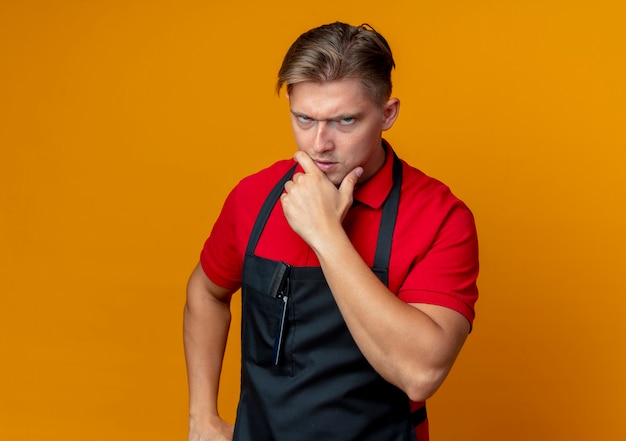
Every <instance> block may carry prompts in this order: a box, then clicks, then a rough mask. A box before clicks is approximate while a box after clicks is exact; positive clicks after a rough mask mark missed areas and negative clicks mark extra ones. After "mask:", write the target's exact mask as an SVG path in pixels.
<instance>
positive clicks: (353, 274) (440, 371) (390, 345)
mask: <svg viewBox="0 0 626 441" xmlns="http://www.w3.org/2000/svg"><path fill="white" fill-rule="evenodd" d="M323 237H324V240H323V241H322V240H320V241H318V242H317V243H316V245H315V246H314V249H315V251H316V254H317V255H318V257H319V260H320V264H321V267H322V270H323V272H324V275H325V277H326V279H327V282H328V284H329V286H330V289H331V291H332V292H333V296H334V297H335V301H336V302H337V306H338V307H339V309H340V311H341V313H342V315H343V317H344V320H345V321H346V324H347V326H348V328H349V329H350V333H351V334H352V336H353V338H354V339H355V342H356V343H357V345H358V346H359V348H360V349H361V351H362V352H363V354H364V355H365V357H366V358H367V359H368V361H369V362H370V364H372V366H373V367H374V369H376V370H377V371H378V372H379V373H380V374H381V375H382V376H383V377H384V378H385V379H387V381H389V382H391V383H393V384H395V385H396V386H398V387H400V388H401V389H403V390H404V391H405V392H406V393H407V394H408V395H409V396H410V397H411V398H412V399H414V400H415V401H421V400H423V399H425V398H427V397H428V396H430V395H431V394H432V393H434V391H435V390H436V389H437V387H438V386H439V385H440V384H441V382H442V381H443V379H444V378H445V376H446V375H447V373H448V371H449V369H450V368H451V366H452V363H453V362H454V359H455V358H456V355H457V353H458V351H459V350H460V348H461V345H462V343H463V341H464V339H465V336H466V335H467V332H468V330H469V324H468V323H467V320H466V319H465V318H463V317H462V316H460V315H459V314H458V313H456V312H454V311H451V310H446V309H445V308H440V307H435V306H430V305H418V307H414V306H412V305H409V304H406V303H404V302H403V301H402V300H400V299H398V298H397V297H396V296H395V295H394V294H393V293H392V292H390V291H389V290H388V289H387V287H386V286H385V285H384V284H383V283H381V282H380V280H378V278H377V277H376V276H375V275H374V273H373V272H372V271H371V270H370V268H369V267H368V266H367V265H366V264H365V262H364V261H363V260H362V259H361V257H360V256H359V255H358V253H357V252H356V250H355V249H354V247H353V246H352V244H351V243H350V241H349V239H348V238H347V236H345V234H344V232H343V230H335V232H334V233H330V234H325V235H323ZM418 308H424V310H422V309H418Z"/></svg>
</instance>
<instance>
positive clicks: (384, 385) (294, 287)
mask: <svg viewBox="0 0 626 441" xmlns="http://www.w3.org/2000/svg"><path fill="white" fill-rule="evenodd" d="M294 171H295V167H293V168H292V169H291V170H290V171H289V172H288V173H287V174H286V175H285V176H284V177H283V178H282V179H281V180H280V182H278V183H277V184H276V186H275V187H274V189H273V190H272V192H271V193H270V195H269V196H268V198H267V199H266V201H265V203H264V205H263V206H262V208H261V211H260V213H259V215H258V217H257V219H256V222H255V224H254V227H253V230H252V233H251V236H250V240H249V242H248V246H247V250H246V256H245V259H244V264H243V275H242V304H243V306H242V327H241V348H242V368H241V396H240V400H239V406H238V409H237V419H236V421H235V432H234V437H233V440H235V441H416V436H415V430H414V427H415V426H417V425H418V424H420V423H421V422H422V421H424V420H425V419H426V409H425V408H422V409H420V410H419V411H417V412H413V413H411V410H410V405H409V399H408V397H407V396H406V394H405V393H404V392H402V391H401V390H400V389H398V388H397V387H395V386H393V385H391V384H390V383H388V382H387V381H385V380H384V379H383V378H382V377H380V375H378V374H377V373H376V371H375V370H374V369H373V368H372V367H371V365H370V364H369V363H368V362H367V360H366V359H365V357H364V356H363V355H362V354H361V352H360V350H359V348H358V347H357V345H356V343H355V342H354V340H353V338H352V336H351V334H350V332H349V331H348V328H347V327H346V324H345V322H344V320H343V317H342V316H341V313H340V312H339V309H338V307H337V305H336V303H335V300H334V298H333V295H332V292H331V291H330V288H329V287H328V284H327V283H326V279H325V278H324V275H323V273H322V270H321V268H319V267H295V266H290V265H287V264H285V263H283V262H279V261H273V260H269V259H265V258H261V257H259V256H256V255H255V254H254V251H255V248H256V245H257V242H258V240H259V237H260V236H261V233H262V231H263V228H264V226H265V223H266V221H267V219H268V217H269V215H270V212H271V211H272V208H273V207H274V205H275V204H276V203H277V201H278V199H279V198H280V195H281V194H282V192H283V189H284V185H285V183H286V182H287V181H288V180H289V179H291V177H292V175H293V173H294ZM401 175H402V164H401V162H400V160H399V159H398V158H397V157H395V155H394V166H393V181H394V184H393V187H392V190H391V192H390V194H389V196H388V197H387V200H386V201H385V203H384V205H383V212H382V218H381V225H380V229H379V236H378V242H377V246H376V254H375V258H374V267H373V268H372V270H373V271H374V272H375V273H376V275H377V276H378V278H379V279H380V280H381V281H382V282H383V283H385V284H387V274H388V267H389V256H390V251H391V240H392V236H393V230H394V226H395V219H396V214H397V209H398V202H399V199H400V186H401V183H402V176H401Z"/></svg>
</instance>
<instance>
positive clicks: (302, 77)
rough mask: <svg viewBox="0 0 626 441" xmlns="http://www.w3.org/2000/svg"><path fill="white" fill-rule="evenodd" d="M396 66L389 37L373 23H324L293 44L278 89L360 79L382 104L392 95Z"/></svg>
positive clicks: (366, 91)
mask: <svg viewBox="0 0 626 441" xmlns="http://www.w3.org/2000/svg"><path fill="white" fill-rule="evenodd" d="M394 67H395V63H394V61H393V55H392V53H391V48H390V47H389V44H388V43H387V40H385V38H384V37H383V36H382V35H380V34H379V33H378V32H376V31H375V30H374V29H373V28H372V27H371V26H369V25H367V24H363V25H361V26H351V25H349V24H346V23H340V22H336V23H332V24H327V25H323V26H320V27H317V28H314V29H311V30H310V31H307V32H305V33H304V34H302V35H300V37H298V39H296V41H295V42H294V43H293V44H292V45H291V47H290V48H289V50H288V51H287V54H286V55H285V58H284V59H283V63H282V66H281V67H280V70H279V71H278V81H277V83H276V92H277V93H280V90H281V89H282V87H283V85H285V86H286V87H287V93H289V91H290V90H291V88H292V87H293V86H294V85H295V84H298V83H301V82H304V81H320V82H321V81H333V80H341V79H346V78H358V79H359V80H361V83H362V85H363V90H364V91H365V93H366V94H367V95H368V97H369V98H370V99H371V100H372V101H373V102H374V103H376V104H378V105H380V106H382V105H383V104H384V103H385V102H386V101H387V100H388V99H389V97H390V96H391V70H392V69H393V68H394Z"/></svg>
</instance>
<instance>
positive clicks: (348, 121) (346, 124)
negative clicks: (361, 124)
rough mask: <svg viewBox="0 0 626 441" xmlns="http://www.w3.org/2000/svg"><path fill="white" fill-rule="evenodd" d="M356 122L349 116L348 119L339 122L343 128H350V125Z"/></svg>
mask: <svg viewBox="0 0 626 441" xmlns="http://www.w3.org/2000/svg"><path fill="white" fill-rule="evenodd" d="M354 121H356V120H355V119H354V118H353V117H351V116H348V117H346V118H341V119H340V120H339V124H341V125H342V126H349V125H350V124H354Z"/></svg>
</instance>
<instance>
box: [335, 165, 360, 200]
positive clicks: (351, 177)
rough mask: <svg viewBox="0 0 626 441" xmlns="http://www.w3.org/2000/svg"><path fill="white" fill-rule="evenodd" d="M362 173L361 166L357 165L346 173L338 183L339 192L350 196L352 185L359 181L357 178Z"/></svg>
mask: <svg viewBox="0 0 626 441" xmlns="http://www.w3.org/2000/svg"><path fill="white" fill-rule="evenodd" d="M362 174H363V169H362V168H361V167H357V168H355V169H354V170H352V171H351V172H350V173H348V174H347V175H346V176H345V177H344V178H343V180H342V181H341V185H339V192H340V193H342V194H344V195H348V196H350V197H352V193H353V192H354V187H355V186H356V183H357V182H358V181H359V178H360V177H361V175H362Z"/></svg>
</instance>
